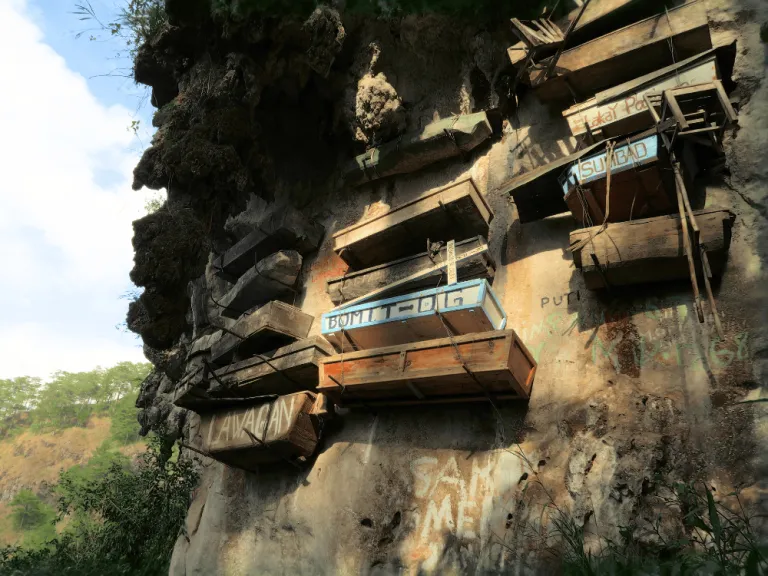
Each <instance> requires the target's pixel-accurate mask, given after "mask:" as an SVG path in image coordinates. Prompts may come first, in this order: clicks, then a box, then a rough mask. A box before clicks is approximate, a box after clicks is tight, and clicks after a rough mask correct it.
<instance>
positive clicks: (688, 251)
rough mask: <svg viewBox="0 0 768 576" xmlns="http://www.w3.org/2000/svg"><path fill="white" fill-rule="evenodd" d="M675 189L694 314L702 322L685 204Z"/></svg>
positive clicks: (677, 189) (702, 315) (702, 314)
mask: <svg viewBox="0 0 768 576" xmlns="http://www.w3.org/2000/svg"><path fill="white" fill-rule="evenodd" d="M675 189H676V191H677V209H678V211H679V212H680V224H681V227H682V230H683V249H684V250H685V255H686V258H687V259H688V272H689V273H690V276H691V285H692V286H693V308H694V310H696V316H697V317H698V318H699V322H701V323H703V322H704V313H703V312H702V311H701V302H700V299H701V295H700V294H699V284H698V281H697V280H696V264H695V262H694V259H693V247H692V246H691V239H690V237H689V234H688V220H687V218H686V215H685V205H684V201H683V196H682V193H681V191H680V186H679V185H676V186H675Z"/></svg>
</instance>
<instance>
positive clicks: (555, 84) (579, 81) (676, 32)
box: [531, 0, 712, 102]
mask: <svg viewBox="0 0 768 576" xmlns="http://www.w3.org/2000/svg"><path fill="white" fill-rule="evenodd" d="M669 42H671V44H672V47H673V48H674V54H673V53H672V51H671V50H670V45H669ZM710 48H712V40H711V38H710V35H709V24H708V21H707V14H706V7H705V5H704V3H703V2H702V1H701V0H691V1H689V2H686V3H685V4H683V5H682V6H678V7H677V8H673V9H671V10H669V11H668V12H666V13H663V14H658V15H656V16H653V17H651V18H647V19H645V20H642V21H640V22H637V23H635V24H631V25H629V26H626V27H624V28H622V29H621V30H617V31H615V32H611V33H610V34H606V35H605V36H601V37H600V38H597V39H595V40H592V41H590V42H586V43H584V44H581V45H579V46H576V47H574V48H571V49H569V50H566V51H564V52H563V53H562V54H561V55H560V58H559V60H558V62H557V67H556V75H555V76H553V77H552V78H550V79H549V80H547V81H546V82H544V83H543V84H541V85H540V86H539V87H538V88H537V89H536V94H537V96H538V98H539V99H540V100H542V101H544V102H551V101H557V100H570V99H572V98H573V96H574V95H573V94H572V91H575V93H576V97H588V96H590V95H593V94H595V93H596V92H598V91H600V90H603V89H605V88H608V87H610V86H615V85H616V84H619V83H621V82H625V81H627V80H630V79H632V78H634V77H637V76H640V75H643V74H647V73H649V72H651V71H653V70H656V69H658V68H661V67H663V66H667V65H669V64H673V63H674V61H675V60H681V59H685V58H689V57H691V56H694V55H695V54H698V53H700V52H703V51H705V50H708V49H710ZM545 63H546V61H545V62H544V64H545ZM543 74H544V72H543V71H534V72H533V73H532V74H531V83H532V84H533V85H536V83H537V82H538V80H539V79H540V78H541V77H542V75H543Z"/></svg>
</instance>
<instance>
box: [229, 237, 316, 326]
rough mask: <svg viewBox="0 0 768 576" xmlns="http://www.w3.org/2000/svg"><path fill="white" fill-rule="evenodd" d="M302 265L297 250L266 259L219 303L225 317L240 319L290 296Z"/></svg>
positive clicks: (246, 274)
mask: <svg viewBox="0 0 768 576" xmlns="http://www.w3.org/2000/svg"><path fill="white" fill-rule="evenodd" d="M302 262H303V259H302V257H301V254H299V253H298V252H296V251H295V250H280V251H279V252H275V253H274V254H270V255H269V256H267V257H266V258H262V259H261V260H259V261H258V262H256V264H255V265H254V266H252V267H251V268H249V269H248V271H247V272H246V273H245V274H243V275H242V276H240V278H239V279H238V281H237V282H236V283H235V285H234V286H233V287H232V288H231V289H230V290H229V292H227V293H226V294H225V295H224V296H223V297H222V299H221V300H219V302H218V304H219V305H220V307H221V314H222V315H223V316H227V317H229V318H233V319H237V318H239V317H240V316H241V315H242V314H243V313H245V312H246V311H247V310H249V309H251V308H253V307H254V306H258V305H259V304H263V303H264V302H267V301H269V300H272V299H275V298H278V297H280V296H282V295H284V294H287V293H290V292H291V291H292V290H293V286H294V284H296V279H297V278H298V277H299V272H300V271H301V265H302Z"/></svg>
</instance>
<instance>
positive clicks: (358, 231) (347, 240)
mask: <svg viewBox="0 0 768 576" xmlns="http://www.w3.org/2000/svg"><path fill="white" fill-rule="evenodd" d="M492 219H493V213H492V212H491V208H490V207H489V206H488V204H487V203H486V201H485V199H484V198H483V196H482V194H480V192H479V191H478V189H477V187H476V186H475V183H474V181H473V180H472V179H471V178H465V179H464V180H460V181H459V182H456V183H453V184H450V185H448V186H444V187H442V188H438V189H437V190H431V191H429V192H425V193H424V194H422V195H420V196H419V197H417V198H415V199H414V200H411V201H410V202H406V203H405V204H402V205H400V206H397V207H395V208H392V209H391V210H390V211H388V212H385V213H384V214H380V215H378V216H376V217H374V218H369V219H368V220H363V221H362V222H359V223H357V224H354V225H353V226H349V227H348V228H344V229H343V230H339V231H338V232H336V233H335V234H334V235H333V241H334V247H333V249H334V250H335V251H336V253H337V254H338V255H339V256H340V257H341V258H342V259H343V260H344V261H345V262H346V263H347V264H349V265H350V266H352V267H353V268H356V269H359V268H365V267H369V266H375V265H377V264H383V263H384V262H391V261H392V260H397V259H398V258H403V257H405V256H409V255H412V254H418V253H419V252H421V251H422V250H424V248H426V245H427V239H429V240H431V241H432V242H436V241H438V240H444V241H447V240H464V239H466V238H471V237H472V236H478V235H479V236H484V237H486V238H487V237H488V227H489V225H490V222H491V220H492Z"/></svg>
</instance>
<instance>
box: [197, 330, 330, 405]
mask: <svg viewBox="0 0 768 576" xmlns="http://www.w3.org/2000/svg"><path fill="white" fill-rule="evenodd" d="M335 353H336V352H335V350H334V349H333V347H332V346H331V345H330V343H329V342H328V341H327V340H325V338H322V337H319V336H315V337H313V338H307V339H305V340H299V341H298V342H294V343H293V344H289V345H288V346H283V347H282V348H278V349H277V350H273V351H272V352H267V353H266V354H264V355H259V356H257V357H253V358H250V359H248V360H243V361H241V362H236V363H234V364H230V365H229V366H226V367H225V368H221V369H220V370H217V371H216V380H215V382H213V386H212V390H211V391H210V392H209V394H210V395H211V396H212V397H214V398H215V397H216V396H221V397H227V398H232V397H244V396H258V395H267V394H289V393H291V392H300V391H302V390H314V388H315V386H317V374H318V372H317V370H318V368H317V367H318V364H319V363H320V360H321V359H323V358H326V357H328V356H332V355H333V354H335Z"/></svg>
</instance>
